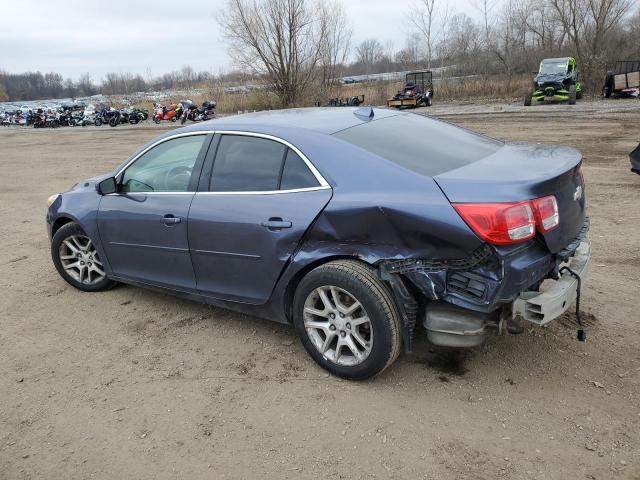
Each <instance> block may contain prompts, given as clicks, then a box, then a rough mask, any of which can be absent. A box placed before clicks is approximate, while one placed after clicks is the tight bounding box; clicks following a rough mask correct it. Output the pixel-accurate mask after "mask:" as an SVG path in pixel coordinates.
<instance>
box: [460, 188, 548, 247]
mask: <svg viewBox="0 0 640 480" xmlns="http://www.w3.org/2000/svg"><path fill="white" fill-rule="evenodd" d="M453 208H455V209H456V211H457V212H458V213H459V214H460V216H461V217H462V218H463V219H464V221H465V222H467V224H468V225H469V226H470V227H471V228H472V230H473V231H474V232H475V233H476V234H477V235H478V236H479V237H480V238H482V239H483V240H486V241H487V242H489V243H493V244H494V245H509V244H513V243H519V242H524V241H525V240H529V239H530V238H533V236H534V235H535V233H536V226H537V228H538V231H539V232H540V233H543V234H544V233H547V232H548V231H549V230H553V229H554V228H555V227H557V226H558V225H559V224H560V213H559V211H558V202H557V201H556V197H555V196H553V195H549V196H547V197H542V198H535V199H533V200H531V201H526V202H517V203H455V204H453Z"/></svg>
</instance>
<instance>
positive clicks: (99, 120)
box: [93, 118, 102, 127]
mask: <svg viewBox="0 0 640 480" xmlns="http://www.w3.org/2000/svg"><path fill="white" fill-rule="evenodd" d="M93 124H94V125H95V126H96V127H99V126H101V125H102V119H101V118H96V119H95V120H94V121H93Z"/></svg>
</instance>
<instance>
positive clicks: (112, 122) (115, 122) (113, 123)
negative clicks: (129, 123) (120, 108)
mask: <svg viewBox="0 0 640 480" xmlns="http://www.w3.org/2000/svg"><path fill="white" fill-rule="evenodd" d="M119 123H120V119H119V118H116V117H111V118H110V119H109V126H110V127H117V126H118V124H119Z"/></svg>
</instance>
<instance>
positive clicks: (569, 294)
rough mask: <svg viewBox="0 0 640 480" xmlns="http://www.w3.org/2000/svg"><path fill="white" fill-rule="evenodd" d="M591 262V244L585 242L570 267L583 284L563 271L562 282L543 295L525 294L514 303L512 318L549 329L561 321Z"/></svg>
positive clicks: (554, 284)
mask: <svg viewBox="0 0 640 480" xmlns="http://www.w3.org/2000/svg"><path fill="white" fill-rule="evenodd" d="M590 261H591V247H590V245H589V243H588V242H586V241H583V242H582V243H580V245H579V246H578V249H577V250H576V253H575V254H574V256H573V257H572V258H571V260H570V261H569V265H568V267H569V268H570V269H571V270H572V271H573V272H575V273H576V274H577V275H578V276H579V277H580V280H578V279H577V278H576V277H575V276H573V275H571V273H569V272H568V271H564V272H563V273H562V274H561V275H560V278H559V279H558V280H556V281H554V283H553V284H552V285H551V286H549V288H547V289H546V290H544V291H543V292H522V293H521V294H520V295H519V296H518V298H517V299H516V300H515V301H514V302H513V308H512V318H522V319H524V320H527V321H529V322H533V323H536V324H538V325H546V324H547V323H549V322H550V321H552V320H554V319H556V318H558V317H559V316H560V315H562V314H563V313H564V312H566V311H567V310H568V309H569V307H571V305H572V304H573V303H574V302H575V300H576V297H577V292H578V282H579V281H580V283H581V284H582V285H584V282H585V280H586V278H587V275H588V273H589V264H590Z"/></svg>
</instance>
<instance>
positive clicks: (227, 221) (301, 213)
mask: <svg viewBox="0 0 640 480" xmlns="http://www.w3.org/2000/svg"><path fill="white" fill-rule="evenodd" d="M212 170H213V171H212V174H211V180H210V182H209V184H208V185H207V188H206V190H207V191H198V193H196V195H195V197H194V199H193V202H192V205H191V210H190V212H189V241H190V248H191V258H192V260H193V266H194V269H195V273H196V281H197V288H198V290H199V291H200V293H202V294H203V295H205V296H212V297H215V298H221V299H226V300H234V301H241V302H247V303H251V304H263V303H265V302H267V300H268V299H269V297H270V296H271V292H272V291H273V288H274V286H275V284H276V282H277V280H278V278H279V276H280V274H281V272H282V269H283V268H284V266H285V264H286V263H287V261H288V260H289V258H290V257H291V255H292V253H293V252H294V250H295V248H296V246H297V245H298V242H299V241H300V239H301V238H302V236H303V235H304V233H305V231H306V230H307V228H308V227H309V225H311V223H312V222H313V221H314V219H315V218H316V216H317V215H318V214H319V213H320V212H321V211H322V209H323V208H324V206H325V205H326V204H327V202H328V201H329V199H330V198H331V194H332V190H331V188H330V187H329V186H328V185H327V184H326V182H324V180H322V178H321V177H319V176H318V175H317V174H315V173H314V172H312V171H311V170H310V168H309V166H308V164H307V163H306V161H305V160H303V159H302V158H301V156H300V155H298V153H296V151H294V150H293V149H292V148H290V147H288V146H287V145H284V144H283V143H280V142H278V141H275V140H273V139H267V138H261V137H258V136H251V135H222V136H221V137H220V140H219V145H218V148H217V153H216V156H215V159H214V161H213V168H212ZM318 177H319V178H318Z"/></svg>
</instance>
